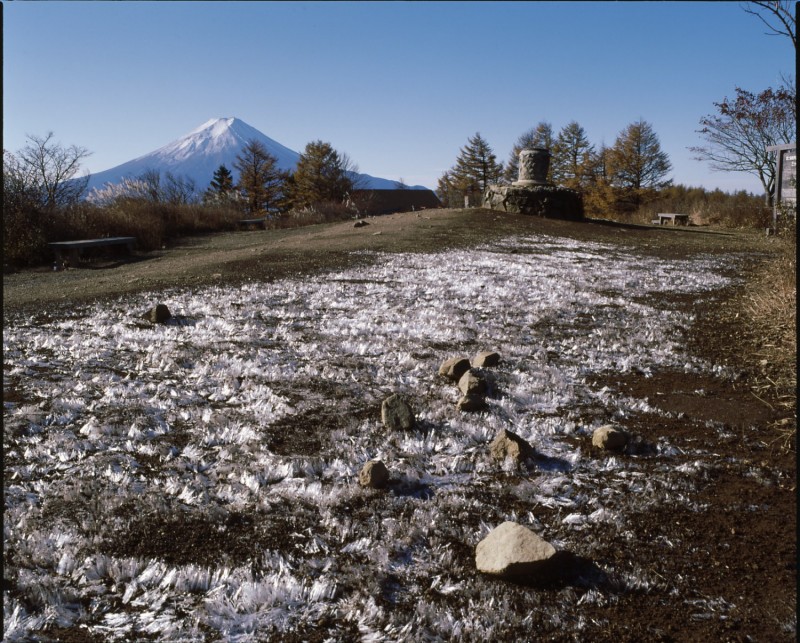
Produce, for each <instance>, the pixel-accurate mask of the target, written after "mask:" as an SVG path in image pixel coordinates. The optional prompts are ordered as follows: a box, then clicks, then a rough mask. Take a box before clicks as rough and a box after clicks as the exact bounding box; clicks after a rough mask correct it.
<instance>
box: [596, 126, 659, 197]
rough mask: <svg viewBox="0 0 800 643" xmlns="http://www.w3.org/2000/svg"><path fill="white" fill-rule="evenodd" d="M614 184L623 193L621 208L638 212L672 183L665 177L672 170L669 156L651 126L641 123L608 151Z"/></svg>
mask: <svg viewBox="0 0 800 643" xmlns="http://www.w3.org/2000/svg"><path fill="white" fill-rule="evenodd" d="M607 163H608V173H609V175H610V178H611V183H612V185H613V186H614V187H616V188H617V189H618V190H620V195H619V196H620V197H621V199H620V200H619V201H618V205H619V206H622V208H623V209H631V210H635V209H636V208H638V207H639V206H640V205H641V204H642V203H644V202H645V201H647V200H648V199H650V198H652V197H653V196H654V195H655V193H656V191H657V190H658V189H660V188H663V187H666V186H668V185H669V184H670V183H671V181H665V180H664V177H665V176H666V175H667V174H668V173H669V171H670V170H671V169H672V163H670V161H669V156H668V155H667V153H666V152H664V151H663V150H662V149H661V143H660V142H659V140H658V136H657V135H656V133H655V130H653V126H652V125H650V123H648V122H646V121H644V120H639V121H637V122H635V123H632V124H630V125H628V127H626V128H625V129H624V130H622V132H620V134H619V136H618V137H617V140H616V141H615V142H614V145H613V147H611V149H609V150H608V159H607Z"/></svg>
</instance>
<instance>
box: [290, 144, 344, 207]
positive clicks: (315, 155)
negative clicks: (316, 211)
mask: <svg viewBox="0 0 800 643" xmlns="http://www.w3.org/2000/svg"><path fill="white" fill-rule="evenodd" d="M357 172H358V168H357V167H356V166H355V165H354V164H353V163H352V162H351V161H350V159H349V158H348V157H347V155H346V154H340V153H339V152H337V151H336V150H335V149H333V147H332V146H331V144H330V143H325V142H323V141H312V142H311V143H309V144H308V145H306V147H305V150H304V151H303V153H302V154H301V155H300V160H299V161H298V163H297V169H296V170H295V172H294V175H293V178H292V188H291V195H290V199H291V202H292V205H293V206H294V207H295V208H300V209H302V208H314V207H315V206H316V205H318V204H321V203H325V202H336V203H340V202H342V201H343V200H344V199H345V197H346V196H347V195H348V194H349V193H350V192H352V191H353V190H354V189H355V188H357V185H356V183H357V179H356V176H355V175H356V174H357Z"/></svg>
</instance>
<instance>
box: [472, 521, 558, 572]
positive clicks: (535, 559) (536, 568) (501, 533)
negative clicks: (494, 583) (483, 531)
mask: <svg viewBox="0 0 800 643" xmlns="http://www.w3.org/2000/svg"><path fill="white" fill-rule="evenodd" d="M555 554H556V548H555V547H553V545H551V544H550V543H549V542H547V541H546V540H544V539H543V538H541V537H540V536H538V535H537V534H535V533H534V532H533V531H531V530H530V529H528V528H527V527H525V526H523V525H520V524H517V523H515V522H510V521H507V522H504V523H503V524H502V525H500V526H499V527H496V528H495V529H493V530H492V531H491V532H489V534H488V535H487V536H486V538H484V539H483V540H481V541H480V542H479V543H478V546H477V547H476V548H475V565H476V567H477V568H478V571H480V572H483V573H484V574H492V575H493V576H500V577H502V578H519V577H531V576H536V575H537V574H540V573H545V572H549V571H550V570H549V569H548V567H549V563H550V561H551V559H552V558H553V556H555Z"/></svg>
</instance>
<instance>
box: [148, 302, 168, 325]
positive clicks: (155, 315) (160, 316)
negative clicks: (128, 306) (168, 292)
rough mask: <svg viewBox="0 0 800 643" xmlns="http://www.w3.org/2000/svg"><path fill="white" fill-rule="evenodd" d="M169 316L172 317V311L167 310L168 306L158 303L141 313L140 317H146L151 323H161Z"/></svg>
mask: <svg viewBox="0 0 800 643" xmlns="http://www.w3.org/2000/svg"><path fill="white" fill-rule="evenodd" d="M170 317H172V313H170V312H169V308H167V306H166V305H165V304H158V305H157V306H155V307H154V308H151V309H150V310H148V311H147V312H146V313H145V314H144V315H142V319H146V320H147V321H149V322H151V323H153V324H163V323H164V322H166V321H167V320H168V319H169V318H170Z"/></svg>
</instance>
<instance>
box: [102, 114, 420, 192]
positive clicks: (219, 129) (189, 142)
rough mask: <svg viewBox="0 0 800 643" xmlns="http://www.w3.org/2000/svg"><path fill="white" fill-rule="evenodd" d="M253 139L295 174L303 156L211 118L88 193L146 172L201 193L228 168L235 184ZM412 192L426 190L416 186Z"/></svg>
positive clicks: (383, 185)
mask: <svg viewBox="0 0 800 643" xmlns="http://www.w3.org/2000/svg"><path fill="white" fill-rule="evenodd" d="M251 140H256V141H259V142H260V143H262V144H263V145H264V147H265V148H266V149H267V151H268V152H269V153H270V154H272V155H273V156H274V157H275V158H276V159H277V161H278V162H277V166H278V167H279V168H280V169H282V170H287V171H290V172H294V170H295V168H296V167H297V162H298V161H299V160H300V154H299V153H297V152H295V151H294V150H290V149H289V148H288V147H285V146H284V145H281V144H280V143H278V142H277V141H275V140H273V139H271V138H270V137H269V136H267V135H265V134H263V133H262V132H260V131H258V130H257V129H256V128H255V127H252V126H250V125H248V124H247V123H245V122H244V121H242V120H240V119H238V118H212V119H211V120H210V121H207V122H206V123H203V124H202V125H201V126H200V127H198V128H197V129H195V130H192V131H191V132H189V133H188V134H186V135H185V136H182V137H181V138H179V139H177V140H175V141H173V142H171V143H168V144H167V145H165V146H164V147H160V148H159V149H157V150H155V151H154V152H150V153H149V154H145V155H144V156H140V157H139V158H136V159H133V160H132V161H128V162H126V163H123V164H122V165H117V166H116V167H112V168H111V169H108V170H104V171H102V172H98V173H97V174H92V175H91V176H90V177H89V185H88V186H87V190H88V191H89V192H90V193H91V191H92V189H94V188H97V189H100V188H102V187H104V186H106V185H109V184H111V185H113V184H116V183H120V182H121V181H122V180H123V179H125V178H131V179H134V178H137V177H139V176H141V175H142V174H143V173H144V172H145V171H147V170H158V171H159V172H161V173H162V174H163V173H165V172H171V173H172V174H173V175H175V176H176V177H178V176H181V177H188V178H191V179H193V180H194V182H195V185H196V186H197V189H198V190H199V191H202V190H204V189H205V188H206V187H207V186H208V184H209V183H210V181H211V178H212V176H213V174H214V171H215V170H216V169H217V168H218V167H219V166H220V165H225V166H226V167H227V168H228V169H229V170H230V171H231V173H232V174H233V180H234V182H235V181H237V180H238V178H239V173H238V172H237V171H236V168H234V167H233V163H234V162H235V161H236V157H237V156H238V155H239V153H240V152H241V151H242V149H243V148H244V146H245V145H247V143H248V142H249V141H251ZM357 176H358V177H359V178H360V179H361V180H360V181H359V183H360V184H361V186H363V189H367V190H394V189H396V188H397V183H396V182H395V181H392V180H389V179H381V178H378V177H374V176H370V175H369V174H358V175H357ZM409 187H410V188H411V189H412V190H427V189H428V188H426V187H424V186H421V185H415V186H409Z"/></svg>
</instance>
